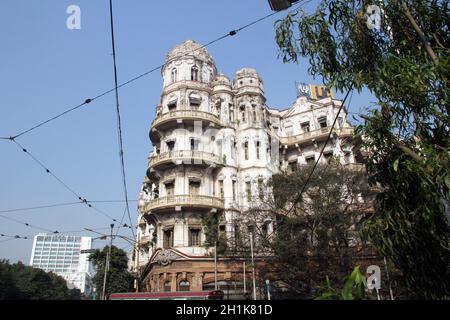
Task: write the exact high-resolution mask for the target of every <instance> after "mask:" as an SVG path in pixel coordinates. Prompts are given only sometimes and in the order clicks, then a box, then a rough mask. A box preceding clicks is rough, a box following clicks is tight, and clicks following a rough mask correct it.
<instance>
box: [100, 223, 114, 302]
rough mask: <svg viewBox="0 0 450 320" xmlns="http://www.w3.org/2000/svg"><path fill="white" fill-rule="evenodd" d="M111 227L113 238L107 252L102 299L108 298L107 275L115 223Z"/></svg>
mask: <svg viewBox="0 0 450 320" xmlns="http://www.w3.org/2000/svg"><path fill="white" fill-rule="evenodd" d="M110 227H111V239H110V242H109V248H108V252H107V253H106V263H105V275H104V276H103V291H102V300H106V276H107V274H108V271H109V260H110V259H111V247H112V240H113V229H114V223H111V225H110Z"/></svg>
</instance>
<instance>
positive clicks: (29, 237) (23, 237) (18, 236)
mask: <svg viewBox="0 0 450 320" xmlns="http://www.w3.org/2000/svg"><path fill="white" fill-rule="evenodd" d="M106 229H109V228H108V227H103V228H95V229H91V230H106ZM80 232H86V230H85V229H83V230H75V231H61V232H58V233H57V234H58V235H68V234H71V233H80ZM36 235H38V234H32V235H26V236H24V235H18V234H16V235H8V234H4V233H0V237H2V238H10V239H7V240H3V241H0V243H2V242H7V241H10V240H18V239H22V240H31V239H32V238H33V237H35V236H36Z"/></svg>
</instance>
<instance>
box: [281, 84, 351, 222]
mask: <svg viewBox="0 0 450 320" xmlns="http://www.w3.org/2000/svg"><path fill="white" fill-rule="evenodd" d="M350 92H353V83H352V84H351V85H350V88H349V89H348V91H347V93H346V95H345V98H344V100H343V101H342V103H341V106H340V107H339V110H338V112H337V114H336V116H335V117H334V121H333V125H332V126H331V129H330V132H329V133H328V136H327V140H325V143H324V144H323V147H322V150H321V151H320V153H319V157H318V158H317V160H316V162H315V163H314V166H313V168H312V170H311V172H310V173H309V175H308V178H307V179H306V181H305V183H304V184H303V186H302V189H301V191H300V193H299V194H298V196H297V197H296V199H295V201H294V202H293V203H292V206H291V208H290V209H289V210H288V212H287V215H289V214H290V213H291V211H292V209H294V207H295V205H296V204H297V203H298V201H300V199H301V197H302V194H303V192H304V191H305V189H306V186H307V185H308V182H309V180H310V179H311V177H312V175H313V173H314V170H315V169H316V167H317V165H318V164H319V161H320V158H321V157H322V154H323V152H324V151H325V147H326V146H327V144H328V141H329V140H330V137H331V135H332V134H333V129H334V126H335V125H336V121H337V119H338V117H339V114H340V113H341V110H342V108H343V107H344V104H345V101H346V100H347V98H348V96H349V94H350Z"/></svg>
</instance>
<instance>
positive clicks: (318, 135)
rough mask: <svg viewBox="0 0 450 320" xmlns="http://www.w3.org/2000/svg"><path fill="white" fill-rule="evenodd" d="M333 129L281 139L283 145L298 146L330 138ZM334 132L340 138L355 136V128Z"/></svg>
mask: <svg viewBox="0 0 450 320" xmlns="http://www.w3.org/2000/svg"><path fill="white" fill-rule="evenodd" d="M330 130H331V127H325V128H320V129H318V130H314V131H309V132H304V133H301V134H297V135H295V136H291V137H280V143H281V144H288V145H289V144H296V143H303V142H306V141H309V140H311V139H319V138H322V137H326V136H328V134H329V133H330ZM333 132H334V133H336V134H337V135H338V136H347V135H352V134H353V128H340V129H339V128H334V129H333Z"/></svg>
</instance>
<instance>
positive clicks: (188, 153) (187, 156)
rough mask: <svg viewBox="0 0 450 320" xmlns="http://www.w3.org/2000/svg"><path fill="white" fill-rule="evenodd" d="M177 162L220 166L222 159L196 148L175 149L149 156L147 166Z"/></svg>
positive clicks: (152, 166)
mask: <svg viewBox="0 0 450 320" xmlns="http://www.w3.org/2000/svg"><path fill="white" fill-rule="evenodd" d="M179 164H193V165H203V166H205V165H206V166H222V165H223V164H224V163H223V159H222V158H221V157H220V156H218V155H215V154H213V153H209V152H203V151H197V150H177V151H170V152H165V153H162V154H159V155H156V156H153V157H150V159H149V161H148V167H149V168H156V167H161V166H165V167H169V166H172V165H179Z"/></svg>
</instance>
